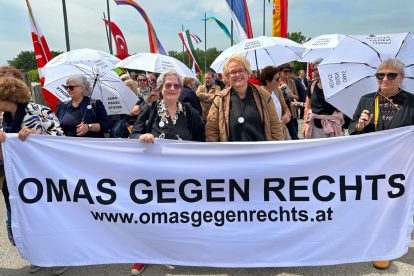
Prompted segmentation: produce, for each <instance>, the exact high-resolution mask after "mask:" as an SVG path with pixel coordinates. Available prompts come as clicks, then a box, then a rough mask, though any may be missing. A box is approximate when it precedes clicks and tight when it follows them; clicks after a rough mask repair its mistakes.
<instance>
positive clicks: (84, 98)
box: [56, 75, 110, 138]
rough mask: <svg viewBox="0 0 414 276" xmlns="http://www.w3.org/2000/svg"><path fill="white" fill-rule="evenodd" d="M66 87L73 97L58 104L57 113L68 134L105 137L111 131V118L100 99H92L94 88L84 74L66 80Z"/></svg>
mask: <svg viewBox="0 0 414 276" xmlns="http://www.w3.org/2000/svg"><path fill="white" fill-rule="evenodd" d="M65 89H66V90H67V91H68V94H69V97H70V98H71V99H70V100H69V101H67V102H60V103H58V105H57V106H56V115H57V117H58V118H59V122H60V125H61V127H62V129H63V131H64V132H65V135H66V136H75V137H96V138H104V133H106V132H108V131H109V125H110V124H109V118H108V115H107V113H106V110H105V107H104V105H103V103H102V101H100V100H95V99H91V98H90V96H91V95H92V90H91V87H90V84H89V82H88V80H87V79H86V78H85V77H84V76H83V75H73V76H70V77H69V78H68V79H67V80H66V85H65Z"/></svg>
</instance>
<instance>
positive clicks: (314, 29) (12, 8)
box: [0, 0, 414, 65]
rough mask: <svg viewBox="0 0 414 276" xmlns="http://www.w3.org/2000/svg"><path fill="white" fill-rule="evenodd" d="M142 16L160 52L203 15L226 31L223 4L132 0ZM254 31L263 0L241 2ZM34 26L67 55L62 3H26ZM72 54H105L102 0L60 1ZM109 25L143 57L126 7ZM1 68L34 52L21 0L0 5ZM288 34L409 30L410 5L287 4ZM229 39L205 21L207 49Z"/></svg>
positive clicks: (114, 10)
mask: <svg viewBox="0 0 414 276" xmlns="http://www.w3.org/2000/svg"><path fill="white" fill-rule="evenodd" d="M136 2H137V3H138V4H139V5H141V6H142V7H143V8H144V9H145V10H146V12H147V14H148V16H149V17H150V20H151V21H152V24H153V26H154V28H155V31H156V33H157V35H158V38H159V40H160V41H161V43H162V44H163V46H164V48H165V50H166V51H170V50H176V51H180V50H181V49H182V44H181V41H180V39H179V37H178V35H177V33H178V32H180V31H181V26H182V25H184V27H185V28H188V29H189V30H190V32H191V33H194V34H196V35H198V36H199V37H201V38H202V40H203V44H197V45H196V47H197V46H198V47H200V48H202V49H204V23H203V21H202V20H201V18H203V17H204V12H207V16H216V17H217V18H220V19H221V20H222V21H224V23H225V24H226V25H227V26H228V27H229V28H230V19H229V18H230V17H229V13H228V10H227V8H226V6H225V0H171V1H170V0H136ZM247 2H248V6H249V11H250V18H251V21H252V28H253V33H254V35H255V36H259V35H262V34H263V0H247ZM30 3H31V5H32V9H33V12H34V16H35V19H36V20H37V22H38V25H39V26H40V28H41V29H42V32H43V34H44V35H45V37H46V40H47V41H48V44H49V47H50V48H51V50H61V51H66V44H65V34H64V25H63V12H62V1H59V0H31V1H30ZM265 3H266V4H265V10H266V13H265V14H266V35H271V15H272V5H271V3H270V4H269V3H268V0H266V2H265ZM66 7H67V12H68V21H69V35H70V46H71V49H76V48H92V49H98V50H103V51H109V50H108V43H107V40H106V33H105V28H104V24H103V22H102V21H101V18H102V13H103V12H106V0H66ZM110 9H111V20H113V21H114V22H115V23H116V24H117V25H118V26H119V27H120V29H121V30H122V32H123V33H124V36H125V39H126V41H127V44H128V48H129V52H130V54H134V53H139V52H149V42H148V34H147V27H146V24H145V22H144V20H143V19H142V17H141V15H140V14H139V13H138V12H137V11H136V10H135V9H133V8H132V7H130V6H117V5H116V4H115V2H114V1H113V0H110ZM0 22H1V24H0V65H2V64H6V63H7V60H9V59H12V58H13V57H15V56H16V55H17V54H18V53H19V52H20V51H23V50H33V45H32V41H31V36H30V25H29V21H28V16H27V7H26V2H25V0H0ZM288 31H289V32H302V33H303V34H304V35H305V36H306V37H314V36H316V35H320V34H332V33H342V34H384V33H397V32H409V31H410V32H414V8H413V2H412V1H410V0H393V1H390V0H359V1H343V0H289V23H288ZM229 46H230V41H229V39H228V38H227V37H226V36H225V35H224V33H223V32H222V31H221V30H220V29H219V28H218V26H217V25H216V24H215V23H213V22H208V23H207V47H208V48H210V47H216V48H218V49H219V50H224V49H225V48H227V47H229Z"/></svg>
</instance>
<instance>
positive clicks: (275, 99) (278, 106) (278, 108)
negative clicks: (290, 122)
mask: <svg viewBox="0 0 414 276" xmlns="http://www.w3.org/2000/svg"><path fill="white" fill-rule="evenodd" d="M276 93H277V92H274V91H273V92H272V94H271V95H270V96H271V97H272V100H273V103H274V104H275V107H276V111H277V115H278V117H279V121H280V120H282V105H281V104H280V101H279V97H278V96H277V95H276Z"/></svg>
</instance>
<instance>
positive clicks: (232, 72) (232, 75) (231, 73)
mask: <svg viewBox="0 0 414 276" xmlns="http://www.w3.org/2000/svg"><path fill="white" fill-rule="evenodd" d="M245 73H246V70H245V69H240V70H237V71H231V72H229V75H230V76H231V77H235V76H237V75H243V74H245Z"/></svg>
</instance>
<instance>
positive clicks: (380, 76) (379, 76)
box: [375, 72, 398, 80]
mask: <svg viewBox="0 0 414 276" xmlns="http://www.w3.org/2000/svg"><path fill="white" fill-rule="evenodd" d="M385 76H387V79H388V80H395V79H396V78H397V76H398V73H394V72H391V73H376V74H375V77H376V78H377V79H378V80H383V79H384V78H385Z"/></svg>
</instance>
